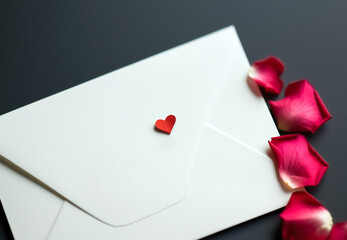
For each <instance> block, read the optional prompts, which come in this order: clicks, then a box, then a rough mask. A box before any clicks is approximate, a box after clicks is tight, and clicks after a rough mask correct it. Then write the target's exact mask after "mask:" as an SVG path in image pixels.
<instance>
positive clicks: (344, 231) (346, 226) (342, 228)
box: [328, 222, 347, 240]
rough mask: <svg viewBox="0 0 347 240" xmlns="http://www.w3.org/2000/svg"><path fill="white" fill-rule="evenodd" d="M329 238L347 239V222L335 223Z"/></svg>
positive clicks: (335, 239)
mask: <svg viewBox="0 0 347 240" xmlns="http://www.w3.org/2000/svg"><path fill="white" fill-rule="evenodd" d="M328 240H347V222H341V223H335V224H334V225H333V228H332V229H331V231H330V235H329V239H328Z"/></svg>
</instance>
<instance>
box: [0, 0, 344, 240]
mask: <svg viewBox="0 0 347 240" xmlns="http://www.w3.org/2000/svg"><path fill="white" fill-rule="evenodd" d="M0 4H1V7H0V9H1V10H0V11H1V15H0V18H1V21H0V24H1V28H0V29H1V38H0V114H3V113H6V112H8V111H10V110H13V109H16V108H18V107H21V106H24V105H26V104H28V103H32V102H34V101H36V100H39V99H42V98H44V97H47V96H49V95H52V94H54V93H57V92H59V91H62V90H64V89H67V88H69V87H72V86H75V85H77V84H79V83H82V82H85V81H87V80H90V79H92V78H95V77H97V76H100V75H102V74H104V73H107V72H110V71H112V70H115V69H118V68H120V67H123V66H126V65H128V64H130V63H133V62H136V61H138V60H141V59H143V58H146V57H148V56H151V55H153V54H156V53H159V52H161V51H163V50H166V49H169V48H171V47H174V46H177V45H179V44H181V43H184V42H187V41H189V40H192V39H194V38H197V37H199V36H202V35H205V34H207V33H210V32H212V31H215V30H218V29H220V28H223V27H225V26H228V25H231V24H233V25H235V26H236V29H237V31H238V34H239V37H240V39H241V42H242V44H243V46H244V48H245V51H246V53H247V55H248V57H249V60H250V62H253V61H255V60H258V59H261V58H264V57H266V56H268V55H275V56H278V57H280V58H281V59H282V60H283V61H284V63H285V65H286V70H285V73H284V75H283V79H284V81H285V84H286V85H287V84H288V83H289V82H291V81H294V80H298V79H302V78H307V79H309V80H310V81H311V83H312V84H313V85H314V86H315V88H316V89H317V90H318V92H319V94H320V96H321V98H322V99H323V101H324V102H325V104H326V106H327V108H328V110H329V111H330V113H331V115H332V116H333V119H332V120H330V121H329V122H328V123H327V124H325V125H324V126H323V127H322V128H321V129H320V130H318V131H317V132H316V133H315V134H314V135H310V136H309V141H310V143H311V144H312V145H313V147H314V148H315V149H316V150H317V151H318V152H319V153H320V154H321V155H322V156H323V158H325V160H326V161H327V162H328V163H329V164H330V168H329V169H328V171H327V172H326V174H325V176H324V178H323V180H322V182H321V183H320V185H319V186H317V187H312V188H308V191H309V192H310V193H311V194H313V195H314V196H315V197H316V198H317V199H318V200H320V201H321V202H322V203H323V204H324V205H325V206H326V207H327V208H328V209H329V211H330V212H331V213H332V215H333V217H334V219H335V220H336V221H343V220H347V204H346V203H347V190H346V189H347V174H346V173H347V145H346V144H347V143H346V140H345V136H347V130H346V122H347V111H346V103H347V100H346V98H347V97H346V89H347V77H346V75H347V73H346V65H347V58H346V56H347V30H346V29H347V14H346V11H347V1H345V0H335V1H326V0H306V1H278V0H263V1H259V0H252V1H251V0H244V1H241V0H240V1H232V0H216V1H211V0H175V1H167V0H157V1H154V0H146V1H143V0H138V1H116V0H108V1H91V0H74V1H71V0H59V1H57V0H55V1H46V0H42V1H39V0H31V1H23V0H18V1H9V0H6V1H2V2H1V3H0ZM0 147H1V146H0ZM8 184H11V183H8ZM254 184H257V183H254ZM0 199H1V196H0ZM280 212H281V210H279V211H275V212H273V213H270V214H267V215H265V216H262V217H259V218H257V219H254V220H251V221H248V222H246V223H243V224H241V225H239V226H236V227H233V228H230V229H227V230H225V231H222V232H220V233H217V234H215V235H212V236H210V237H208V238H207V239H257V240H261V239H264V240H265V239H266V240H268V239H279V238H280V236H281V235H280V223H281V222H280V219H279V217H278V215H279V213H280ZM1 218H2V219H1V221H0V222H1V227H0V239H9V238H8V237H7V236H8V234H7V233H8V231H7V230H6V226H5V225H6V224H4V215H1ZM28 224H30V223H28ZM163 239H165V236H163Z"/></svg>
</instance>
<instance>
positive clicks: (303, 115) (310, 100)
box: [269, 80, 331, 133]
mask: <svg viewBox="0 0 347 240" xmlns="http://www.w3.org/2000/svg"><path fill="white" fill-rule="evenodd" d="M269 104H270V107H271V109H272V112H273V114H274V117H275V118H276V120H277V124H278V128H279V129H281V130H283V131H286V132H311V133H314V132H315V131H317V129H318V128H319V127H320V126H321V125H323V124H324V123H325V122H326V121H328V120H329V119H331V115H330V114H329V112H328V110H327V109H326V107H325V106H324V103H323V101H322V100H321V98H320V97H319V95H318V93H317V92H316V90H314V88H313V87H312V85H311V84H310V83H309V82H308V81H307V80H300V81H297V82H294V83H291V84H289V85H288V87H287V89H286V91H285V98H283V99H282V100H279V101H269Z"/></svg>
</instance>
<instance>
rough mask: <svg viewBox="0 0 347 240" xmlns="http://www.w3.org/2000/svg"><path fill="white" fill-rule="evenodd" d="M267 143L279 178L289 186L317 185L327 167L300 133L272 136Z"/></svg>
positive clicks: (294, 187)
mask: <svg viewBox="0 0 347 240" xmlns="http://www.w3.org/2000/svg"><path fill="white" fill-rule="evenodd" d="M269 144H270V147H271V150H272V151H273V153H274V155H275V158H276V162H277V167H278V171H279V175H280V178H281V179H282V181H283V182H284V183H285V184H287V185H288V186H289V187H290V188H293V189H296V188H300V187H304V186H315V185H317V184H318V183H319V182H320V180H321V179H322V177H323V175H324V173H325V171H326V170H327V168H328V167H329V165H328V164H327V163H326V162H325V161H324V160H323V158H322V157H321V156H320V155H319V154H318V153H317V152H316V151H315V150H314V149H313V147H312V146H311V145H310V144H309V143H308V141H307V139H306V138H305V137H304V136H303V135H301V134H290V135H283V136H280V137H274V138H271V141H269Z"/></svg>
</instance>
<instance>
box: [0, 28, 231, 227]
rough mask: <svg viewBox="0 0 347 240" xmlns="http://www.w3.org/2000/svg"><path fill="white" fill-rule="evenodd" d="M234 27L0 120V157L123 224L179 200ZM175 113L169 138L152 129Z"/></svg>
mask: <svg viewBox="0 0 347 240" xmlns="http://www.w3.org/2000/svg"><path fill="white" fill-rule="evenodd" d="M236 39H237V35H236V32H235V30H234V28H233V27H230V28H226V29H224V30H220V31H218V32H216V33H213V34H210V35H207V36H205V37H202V38H200V39H197V40H194V41H191V42H189V43H186V44H184V45H182V46H179V47H176V48H174V49H172V50H169V51H166V52H164V53H161V54H158V55H155V56H153V57H150V58H148V59H145V60H142V61H140V62H138V63H135V64H132V65H130V66H128V67H125V68H123V69H120V70H117V71H114V72H112V73H109V74H106V75H104V76H102V77H99V78H97V79H94V80H92V81H89V82H86V83H84V84H81V85H79V86H76V87H73V88H71V89H68V90H66V91H63V92H61V93H58V94H56V95H53V96H51V97H48V98H46V99H43V100H40V101H38V102H35V103H33V104H30V105H28V106H25V107H23V108H20V109H18V110H15V111H13V112H10V113H7V114H5V115H3V116H1V117H0V154H1V155H2V156H3V157H5V158H6V159H8V160H9V161H11V162H13V163H14V164H15V165H17V166H18V167H20V168H22V169H24V170H25V171H27V172H28V173H29V174H31V175H33V176H34V177H36V178H37V179H39V180H40V181H42V182H43V183H45V184H47V185H48V186H49V187H51V188H52V189H54V190H55V191H57V192H58V193H59V194H61V195H62V196H64V197H65V198H67V199H68V200H70V201H71V202H73V203H74V204H75V205H77V206H78V207H80V208H81V209H83V210H85V211H86V212H88V213H89V214H91V215H93V216H94V217H96V218H98V219H100V220H102V221H104V222H106V223H109V224H111V225H113V226H123V225H127V224H130V223H133V222H135V221H138V220H140V219H142V218H145V217H147V216H149V215H152V214H154V213H156V212H158V211H160V210H162V209H165V208H167V207H169V206H171V205H173V204H175V203H177V202H179V201H180V200H182V199H184V197H185V194H186V193H187V191H188V189H189V180H188V179H189V177H188V175H189V168H190V166H191V164H192V161H193V159H194V154H195V151H196V149H197V146H198V142H199V138H200V136H201V132H202V129H203V123H204V120H205V115H206V113H207V110H208V107H207V106H208V105H209V104H208V102H209V100H210V97H211V95H212V94H213V92H214V90H215V89H216V87H217V85H218V84H219V82H221V81H222V78H223V77H225V75H224V72H226V69H227V68H228V67H229V66H228V64H229V60H230V57H231V55H232V46H233V42H234V41H235V40H236ZM169 114H174V115H175V116H176V118H177V121H176V125H175V126H174V129H173V131H172V133H171V135H167V134H163V133H160V132H157V131H155V130H154V123H155V121H156V120H157V119H160V118H162V119H163V118H165V117H166V116H167V115H169Z"/></svg>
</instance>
